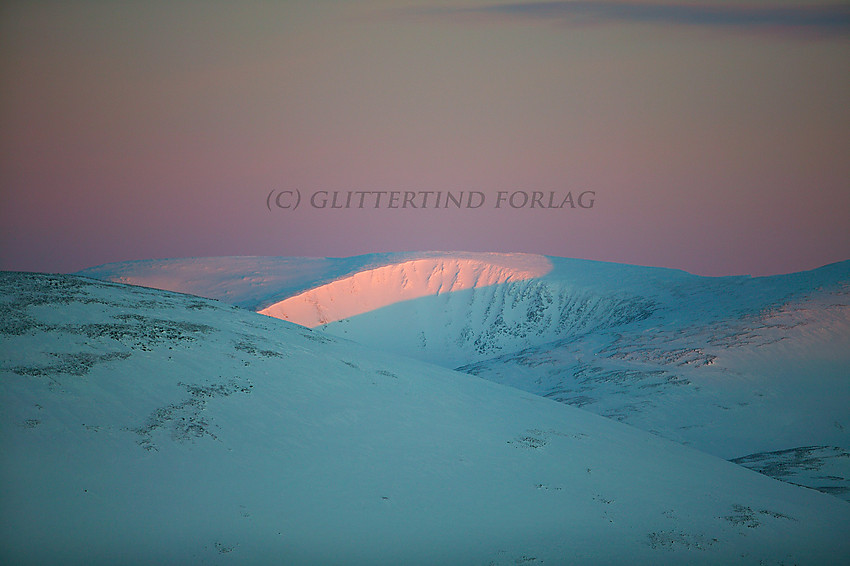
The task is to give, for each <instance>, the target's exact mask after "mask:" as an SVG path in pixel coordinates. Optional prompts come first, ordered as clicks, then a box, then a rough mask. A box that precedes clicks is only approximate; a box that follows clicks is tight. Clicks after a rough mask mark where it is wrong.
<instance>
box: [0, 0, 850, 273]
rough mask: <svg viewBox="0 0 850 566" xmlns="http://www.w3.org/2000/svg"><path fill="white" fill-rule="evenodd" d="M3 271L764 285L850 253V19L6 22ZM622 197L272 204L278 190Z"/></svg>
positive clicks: (333, 11)
mask: <svg viewBox="0 0 850 566" xmlns="http://www.w3.org/2000/svg"><path fill="white" fill-rule="evenodd" d="M0 81H2V82H0V86H2V90H0V191H2V192H0V268H2V269H16V270H36V271H59V272H67V271H73V270H77V269H81V268H84V267H88V266H92V265H97V264H101V263H106V262H112V261H123V260H133V259H147V258H166V257H189V256H222V255H274V256H347V255H353V254H360V253H369V252H382V251H413V250H466V251H499V252H511V251H521V252H536V253H543V254H549V255H557V256H565V257H578V258H587V259H597V260H605V261H615V262H623V263H632V264H641V265H655V266H664V267H675V268H680V269H685V270H687V271H690V272H692V273H698V274H703V275H729V274H753V275H765V274H773V273H785V272H791V271H799V270H803V269H811V268H814V267H818V266H820V265H823V264H826V263H830V262H834V261H841V260H846V259H850V106H849V105H848V103H850V8H848V7H846V4H829V3H828V1H827V2H826V3H825V2H812V3H806V2H779V1H770V2H746V3H743V2H734V1H730V2H722V3H721V2H711V3H707V2H705V3H697V2H685V1H680V2H672V1H671V2H667V1H659V2H642V1H636V2H628V1H622V2H607V1H601V2H593V1H575V2H529V3H520V2H495V1H476V0H464V1H458V0H446V1H445V2H439V3H436V2H415V1H403V2H401V1H396V0H392V1H390V0H374V1H362V2H333V1H310V2H307V1H304V2H283V1H282V2H270V1H268V2H239V3H236V2H223V1H222V2H209V1H203V2H191V1H186V2H165V1H162V2H157V1H147V0H146V1H138V2H103V1H89V2H82V1H79V2H74V1H65V2H59V1H56V2H48V1H39V2H31V1H27V2H15V1H11V2H10V1H6V2H4V3H3V4H2V5H1V6H0ZM296 188H297V189H299V190H300V191H303V192H304V193H307V194H309V193H311V192H313V191H317V190H329V191H333V190H341V191H348V190H386V191H389V190H402V191H403V190H416V191H424V190H431V191H446V190H452V191H461V190H463V191H470V190H476V191H481V192H483V193H485V195H487V198H488V199H491V200H490V201H488V203H489V202H492V200H493V199H495V194H496V191H500V190H506V191H514V190H525V191H529V192H530V191H535V190H539V191H546V192H548V191H557V192H558V193H559V194H564V193H566V192H567V191H572V192H573V193H574V194H575V193H577V192H580V191H583V190H592V191H595V192H596V202H595V204H594V207H593V208H592V209H589V210H579V209H576V210H539V209H520V210H511V209H498V210H497V209H494V208H492V207H491V206H483V207H481V208H479V209H475V210H463V209H462V210H433V209H432V210H391V209H379V210H374V209H372V210H316V209H311V208H310V207H309V206H304V205H302V206H301V207H300V208H299V209H298V210H295V211H291V210H290V211H284V210H279V209H278V210H269V209H268V208H267V207H266V198H267V195H268V194H269V192H271V191H273V190H292V189H296Z"/></svg>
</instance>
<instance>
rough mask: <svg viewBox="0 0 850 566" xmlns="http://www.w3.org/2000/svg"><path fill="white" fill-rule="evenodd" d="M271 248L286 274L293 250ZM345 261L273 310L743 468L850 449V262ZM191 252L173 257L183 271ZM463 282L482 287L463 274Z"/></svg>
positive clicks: (834, 463)
mask: <svg viewBox="0 0 850 566" xmlns="http://www.w3.org/2000/svg"><path fill="white" fill-rule="evenodd" d="M251 259H252V258H247V259H245V260H244V261H245V262H246V263H244V264H241V265H242V267H243V268H247V267H248V266H249V265H250V264H251ZM187 261H188V262H189V265H190V266H192V265H194V264H195V263H196V262H197V261H200V260H187ZM204 261H206V262H213V260H204ZM263 261H266V260H263ZM268 261H277V262H278V263H279V265H278V269H280V271H281V273H282V272H283V271H285V269H284V268H283V267H281V265H283V264H280V262H281V261H283V260H281V259H279V258H278V259H275V260H268ZM299 261H300V260H299ZM316 261H319V260H316ZM328 261H330V260H328ZM333 262H337V263H334V265H336V268H334V269H336V272H335V273H336V275H335V274H334V273H332V272H331V271H332V270H330V269H329V268H327V269H325V271H324V272H323V274H322V276H321V277H319V278H317V279H316V280H315V281H314V282H313V283H312V284H310V283H309V282H308V279H309V277H308V276H307V272H304V273H299V274H298V275H297V277H300V278H301V279H300V281H301V283H300V285H301V287H299V289H298V290H291V291H290V292H288V295H287V294H286V293H283V294H282V295H280V296H283V295H286V296H287V297H290V298H289V299H284V300H281V301H279V302H277V303H274V302H273V301H272V302H268V301H267V304H269V305H270V306H269V308H267V309H266V310H264V311H263V312H267V313H269V314H273V315H275V316H278V317H281V318H286V317H288V316H289V317H292V318H293V319H298V320H300V321H301V322H307V323H308V324H310V325H313V324H315V323H316V322H321V321H322V320H326V321H331V320H335V321H334V322H329V323H327V324H324V325H322V326H321V329H322V330H323V331H324V332H325V333H328V334H332V335H337V336H341V337H347V338H350V339H353V340H356V341H357V342H360V343H362V344H364V345H366V346H368V347H370V348H375V349H382V350H388V351H391V352H394V353H398V354H403V355H405V356H410V357H413V358H418V359H421V360H425V361H430V362H433V363H437V364H440V365H443V366H445V367H449V368H460V369H461V370H462V371H465V372H469V373H473V374H475V375H478V376H480V377H483V378H485V379H488V380H491V381H495V382H498V383H502V384H506V385H510V386H512V387H516V388H519V389H522V390H525V391H528V392H532V393H535V394H537V395H540V396H544V397H548V398H550V399H553V400H556V401H559V402H561V403H563V404H568V405H574V406H579V407H581V408H583V409H585V410H588V411H592V412H594V413H596V414H599V415H602V416H605V417H608V418H611V419H614V420H619V421H623V422H626V423H628V424H631V425H634V426H637V427H640V428H642V429H643V430H646V431H649V432H652V433H654V434H657V435H660V436H663V437H665V438H668V439H671V440H675V441H677V442H681V443H683V444H687V445H690V446H693V447H696V448H698V449H700V450H704V451H707V452H709V453H711V454H714V455H717V456H720V457H723V458H729V459H733V458H734V459H740V460H739V461H740V462H741V463H742V464H743V465H749V464H748V462H749V461H750V460H748V459H746V457H748V456H751V455H758V454H764V453H774V452H776V453H779V454H793V453H795V451H797V450H803V449H806V448H807V447H820V446H824V447H828V448H829V449H830V450H828V451H827V452H826V453H828V454H846V453H847V451H848V450H850V410H848V408H847V407H850V294H848V292H850V262H842V263H837V264H833V265H828V266H825V267H822V268H820V269H815V270H811V271H807V272H802V273H794V274H788V275H780V276H772V277H745V276H741V277H699V276H695V275H691V274H688V273H685V272H682V271H678V270H671V269H660V268H649V267H639V266H629V265H618V264H611V263H603V262H594V261H586V260H574V259H565V258H553V257H549V258H542V257H541V256H534V255H525V254H464V253H428V254H383V255H375V256H359V257H356V258H349V259H348V260H333ZM544 262H545V263H544ZM179 265H180V262H179V261H178V260H174V262H173V264H171V267H169V268H168V270H170V273H171V275H170V277H172V279H179V277H178V274H179V272H180V271H179V269H177V268H176V267H175V266H179ZM342 266H345V268H346V270H348V271H346V270H343V269H342ZM438 266H439V267H438ZM290 267H291V268H292V269H295V270H296V271H297V265H296V264H293V265H291V266H290ZM420 267H421V268H420ZM191 269H196V268H195V267H191ZM323 269H324V268H323ZM464 269H466V270H467V271H468V272H473V270H475V271H474V272H475V273H477V274H478V275H477V279H478V281H476V277H473V276H470V275H469V274H467V273H464V272H463V270H464ZM122 270H123V271H122ZM128 270H129V271H132V266H126V265H125V266H123V267H120V266H119V267H113V268H111V270H109V269H107V270H105V271H104V270H101V271H100V272H99V273H100V275H101V276H108V275H109V273H118V272H124V273H127V272H129V271H128ZM231 271H232V272H233V273H235V272H236V271H237V270H236V268H233V269H232V270H231ZM343 272H344V273H343ZM518 273H519V274H522V275H519V276H514V274H518ZM535 273H537V274H538V275H536V276H531V275H533V274H535ZM209 276H210V277H211V278H212V279H213V280H215V277H216V276H215V275H214V274H210V275H209ZM290 277H296V275H290ZM236 279H237V280H238V278H236ZM458 280H463V281H466V282H467V284H466V285H463V286H457V287H454V286H453V284H454V282H455V281H458ZM193 284H194V285H199V282H198V281H196V282H194V283H193ZM226 286H227V284H225V287H226ZM263 289H264V291H263V292H262V294H263V295H264V296H265V297H266V299H267V300H270V297H271V296H272V295H274V294H275V293H277V291H275V285H274V284H273V283H267V284H264V286H263ZM305 289H309V290H307V291H306V292H304V290H305ZM448 289H452V292H446V290H448ZM414 297H415V298H414ZM352 306H353V307H355V308H351V307H352ZM341 307H345V308H341ZM370 309H372V310H370ZM340 313H342V314H340ZM356 313H360V314H356ZM339 316H342V317H343V318H340V319H339V320H336V319H337V318H339ZM311 317H312V318H311ZM827 460H829V463H827ZM818 462H821V463H822V465H821V469H820V471H819V470H807V469H795V470H794V472H793V473H792V474H786V475H785V476H783V478H784V479H787V478H791V477H796V478H798V479H799V481H800V482H801V483H806V485H810V486H811V487H816V488H824V491H827V492H829V493H832V494H835V495H838V496H840V497H844V498H847V499H850V458H847V457H844V456H837V457H834V458H831V459H830V458H826V459H824V458H820V459H818ZM794 465H795V464H794V463H793V461H790V462H788V466H791V467H793V466H794ZM754 468H755V469H758V467H757V466H754ZM788 481H795V480H791V479H789V480H788Z"/></svg>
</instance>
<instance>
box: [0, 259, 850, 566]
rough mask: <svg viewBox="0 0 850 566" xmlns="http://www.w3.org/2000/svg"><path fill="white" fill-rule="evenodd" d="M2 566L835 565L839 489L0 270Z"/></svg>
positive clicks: (327, 351)
mask: <svg viewBox="0 0 850 566" xmlns="http://www.w3.org/2000/svg"><path fill="white" fill-rule="evenodd" d="M0 308H1V309H2V310H1V311H0V313H2V319H0V320H2V323H3V324H2V326H0V329H2V330H1V331H2V342H0V353H2V356H0V403H2V408H3V410H2V411H0V453H2V454H3V462H2V466H0V562H2V563H3V564H16V565H18V564H20V565H28V564H69V565H75V564H87V565H90V564H140V565H141V564H294V565H298V564H329V565H333V564H340V565H341V564H346V565H348V564H355V565H357V564H370V565H373V564H379V565H380V564H412V565H416V564H423V565H424V564H447V565H453V564H458V565H461V564H462V565H466V564H482V565H484V564H601V563H604V564H685V563H687V564H759V563H764V564H782V563H785V564H789V563H796V564H812V565H815V564H817V565H822V564H826V565H828V564H844V563H846V562H847V559H848V557H850V541H848V540H847V538H846V532H847V530H848V528H850V506H848V505H847V504H846V503H844V502H842V501H840V500H838V499H836V498H833V497H829V496H826V495H823V494H820V493H817V492H814V491H812V490H807V489H803V488H800V487H797V486H793V485H790V484H786V483H782V482H778V481H776V480H773V479H771V478H769V477H767V476H765V475H760V474H755V473H752V472H750V471H748V470H745V469H743V468H742V467H740V466H737V465H734V464H731V463H729V462H726V461H724V460H721V459H719V458H716V457H713V456H709V455H706V454H703V453H700V452H698V451H695V450H692V449H689V448H687V447H684V446H681V445H679V444H676V443H673V442H670V441H667V440H664V439H660V438H657V437H655V436H653V435H650V434H647V433H644V432H641V431H639V430H637V429H634V428H632V427H628V426H625V425H622V424H620V423H617V422H614V421H612V420H610V419H603V418H600V417H598V416H595V415H593V414H591V413H588V412H585V411H582V410H579V409H575V408H573V407H568V406H565V405H563V404H558V403H554V402H552V401H550V400H547V399H543V398H541V397H539V396H534V395H530V394H528V393H524V392H521V391H518V390H516V389H513V388H508V387H503V386H500V385H497V384H494V383H491V382H487V381H484V380H481V379H478V378H476V377H473V376H470V375H468V374H463V373H459V372H454V371H451V370H447V369H444V368H440V367H437V366H434V365H429V364H423V363H421V362H417V361H415V360H410V359H408V358H402V357H397V356H393V355H389V354H382V353H380V352H376V351H370V350H369V349H368V348H365V347H363V346H362V345H360V344H356V343H351V342H347V341H345V340H340V339H338V338H334V337H332V336H329V335H327V334H324V333H321V332H316V331H311V330H308V329H306V328H303V327H300V326H296V325H293V324H289V323H286V322H283V321H279V320H275V319H272V318H269V317H265V316H260V315H258V314H255V313H251V312H248V311H245V310H242V309H237V308H233V307H230V306H226V305H223V304H221V303H218V302H216V301H210V300H205V299H200V298H197V297H192V296H187V295H178V294H173V293H167V292H162V291H156V290H152V289H144V288H138V287H131V286H124V285H116V284H111V283H100V282H95V281H92V280H86V279H81V278H76V277H69V276H50V275H38V274H20V273H2V274H0Z"/></svg>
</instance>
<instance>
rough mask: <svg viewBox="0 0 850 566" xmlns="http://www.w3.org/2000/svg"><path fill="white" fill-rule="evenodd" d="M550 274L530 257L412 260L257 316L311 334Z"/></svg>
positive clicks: (541, 260) (538, 258) (546, 264)
mask: <svg viewBox="0 0 850 566" xmlns="http://www.w3.org/2000/svg"><path fill="white" fill-rule="evenodd" d="M551 269H552V263H551V261H549V259H547V258H546V257H544V256H542V255H536V254H484V253H482V254H468V255H464V256H462V257H436V258H423V259H415V260H411V261H407V262H403V263H398V264H393V265H386V266H382V267H377V268H375V269H369V270H366V271H360V272H358V273H355V274H354V275H351V276H348V277H344V278H341V279H338V280H336V281H333V282H331V283H328V284H325V285H321V286H319V287H316V288H314V289H310V290H308V291H304V292H303V293H299V294H298V295H295V296H293V297H290V298H288V299H285V300H283V301H280V302H278V303H275V304H273V305H270V306H268V307H266V308H265V309H263V310H261V311H259V312H260V313H261V314H265V315H268V316H272V317H274V318H280V319H284V320H288V321H290V322H294V323H296V324H300V325H302V326H307V327H310V328H313V327H316V326H320V325H322V324H328V323H330V322H335V321H338V320H341V319H344V318H349V317H352V316H355V315H358V314H363V313H366V312H370V311H373V310H375V309H378V308H381V307H385V306H388V305H391V304H394V303H398V302H401V301H408V300H411V299H418V298H421V297H426V296H432V295H439V294H441V293H448V292H453V291H462V290H465V289H477V288H480V287H488V286H490V285H498V284H501V283H512V282H516V281H523V280H526V279H532V278H535V277H542V276H543V275H546V274H547V273H548V272H549V271H551Z"/></svg>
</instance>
